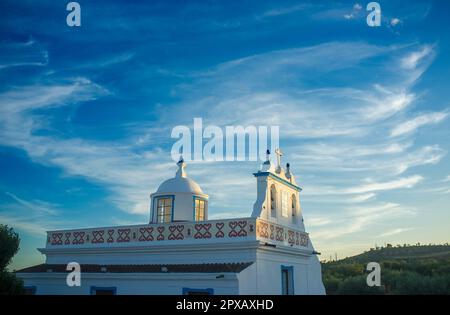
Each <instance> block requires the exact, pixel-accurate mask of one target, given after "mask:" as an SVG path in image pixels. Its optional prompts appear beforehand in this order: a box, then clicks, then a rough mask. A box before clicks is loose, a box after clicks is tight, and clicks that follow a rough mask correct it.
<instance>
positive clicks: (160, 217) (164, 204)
mask: <svg viewBox="0 0 450 315" xmlns="http://www.w3.org/2000/svg"><path fill="white" fill-rule="evenodd" d="M172 199H173V198H172V197H159V198H157V199H156V222H157V223H167V222H171V221H172V211H173V209H172V208H173V200H172Z"/></svg>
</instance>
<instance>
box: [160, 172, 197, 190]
mask: <svg viewBox="0 0 450 315" xmlns="http://www.w3.org/2000/svg"><path fill="white" fill-rule="evenodd" d="M156 193H157V194H160V193H191V194H203V191H202V189H201V188H200V186H199V185H198V184H197V183H196V182H194V181H193V180H192V179H190V178H187V177H178V176H177V177H174V178H171V179H168V180H166V181H164V182H163V183H162V184H161V185H159V187H158V190H157V191H156Z"/></svg>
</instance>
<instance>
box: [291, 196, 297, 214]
mask: <svg viewBox="0 0 450 315" xmlns="http://www.w3.org/2000/svg"><path fill="white" fill-rule="evenodd" d="M291 208H292V209H291V211H292V216H293V217H295V216H296V215H297V198H295V195H294V194H292V196H291Z"/></svg>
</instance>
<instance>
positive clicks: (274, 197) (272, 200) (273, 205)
mask: <svg viewBox="0 0 450 315" xmlns="http://www.w3.org/2000/svg"><path fill="white" fill-rule="evenodd" d="M276 207H277V190H276V189H275V185H272V186H270V212H271V214H272V216H273V217H276V216H277V210H276Z"/></svg>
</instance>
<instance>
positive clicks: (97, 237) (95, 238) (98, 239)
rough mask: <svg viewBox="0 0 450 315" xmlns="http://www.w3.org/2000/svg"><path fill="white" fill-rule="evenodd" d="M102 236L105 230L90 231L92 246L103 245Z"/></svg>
mask: <svg viewBox="0 0 450 315" xmlns="http://www.w3.org/2000/svg"><path fill="white" fill-rule="evenodd" d="M103 234H105V230H96V231H92V244H100V243H104V242H105V239H104V238H103Z"/></svg>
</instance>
